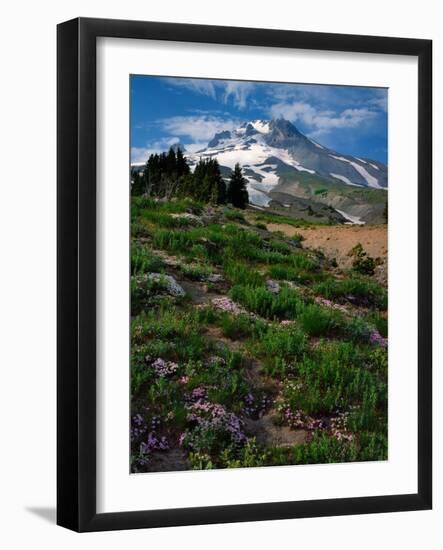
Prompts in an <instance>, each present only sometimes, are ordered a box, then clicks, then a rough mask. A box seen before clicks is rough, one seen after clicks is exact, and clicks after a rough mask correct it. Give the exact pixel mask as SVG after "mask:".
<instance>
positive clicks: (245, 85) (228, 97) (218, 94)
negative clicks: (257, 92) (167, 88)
mask: <svg viewBox="0 0 443 550" xmlns="http://www.w3.org/2000/svg"><path fill="white" fill-rule="evenodd" d="M164 80H165V81H166V82H168V83H169V84H171V85H172V86H176V87H178V88H186V89H188V90H191V91H192V92H195V93H198V94H201V95H205V96H208V97H211V98H212V99H217V98H219V99H220V100H221V101H223V103H225V104H228V103H232V104H233V105H234V106H235V107H236V108H237V109H241V110H243V109H245V108H246V106H247V104H248V97H249V96H250V94H251V93H252V91H253V90H254V88H255V84H254V83H253V82H243V81H240V80H206V79H199V78H165V79H164Z"/></svg>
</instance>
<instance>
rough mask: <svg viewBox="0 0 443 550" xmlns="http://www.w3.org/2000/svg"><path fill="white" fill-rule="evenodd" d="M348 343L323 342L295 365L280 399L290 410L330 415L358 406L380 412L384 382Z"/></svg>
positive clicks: (385, 400)
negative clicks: (294, 378)
mask: <svg viewBox="0 0 443 550" xmlns="http://www.w3.org/2000/svg"><path fill="white" fill-rule="evenodd" d="M353 347H354V346H353V345H352V344H350V343H324V344H322V345H320V346H318V347H317V348H316V349H315V350H313V351H312V352H311V354H309V355H305V356H304V358H303V360H302V361H300V362H299V363H298V364H297V369H296V370H297V372H296V382H297V383H295V384H294V383H292V382H290V381H289V382H287V383H285V385H284V388H283V392H282V395H283V399H284V401H285V403H287V405H288V407H289V408H290V409H291V410H303V411H305V412H306V413H308V414H315V415H321V414H330V413H333V412H335V411H338V410H342V411H344V410H350V409H351V407H353V406H358V407H359V408H361V410H365V414H366V415H367V416H368V412H370V413H371V414H373V415H376V414H378V413H377V411H383V410H384V408H385V406H386V402H387V385H386V381H385V378H384V377H383V378H382V377H380V373H376V372H372V371H371V370H369V369H368V368H367V367H366V365H365V363H364V360H363V358H364V355H363V354H362V352H361V350H359V349H357V350H354V349H352V348H353Z"/></svg>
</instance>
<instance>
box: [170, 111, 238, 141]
mask: <svg viewBox="0 0 443 550" xmlns="http://www.w3.org/2000/svg"><path fill="white" fill-rule="evenodd" d="M160 124H161V126H162V127H163V129H164V130H166V131H167V132H169V133H171V134H175V135H179V136H186V137H188V138H190V139H192V140H194V141H196V142H203V141H209V140H210V139H211V138H212V137H213V136H214V134H215V133H217V132H221V131H223V130H232V129H234V128H235V127H236V126H238V121H237V120H233V119H226V118H221V117H215V116H210V115H200V116H174V117H170V118H165V119H163V120H161V121H160Z"/></svg>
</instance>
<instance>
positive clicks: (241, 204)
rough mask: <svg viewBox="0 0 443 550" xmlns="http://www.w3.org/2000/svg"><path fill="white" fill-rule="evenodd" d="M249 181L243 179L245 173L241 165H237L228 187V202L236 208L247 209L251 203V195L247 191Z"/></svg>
mask: <svg viewBox="0 0 443 550" xmlns="http://www.w3.org/2000/svg"><path fill="white" fill-rule="evenodd" d="M247 183H248V180H247V179H246V178H245V177H243V172H242V169H241V167H240V164H238V163H237V164H236V165H235V167H234V171H233V172H232V174H231V179H230V180H229V186H228V202H230V203H231V204H232V206H235V207H236V208H246V205H247V204H248V202H249V195H248V191H247V189H246V184H247Z"/></svg>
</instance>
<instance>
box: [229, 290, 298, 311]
mask: <svg viewBox="0 0 443 550" xmlns="http://www.w3.org/2000/svg"><path fill="white" fill-rule="evenodd" d="M230 295H231V297H232V299H233V300H234V301H236V302H239V303H240V304H241V305H242V306H244V307H245V308H246V309H247V310H248V311H252V312H254V313H257V314H258V315H260V316H261V317H265V318H267V319H295V318H296V316H297V313H298V311H300V310H301V309H302V308H303V301H302V299H301V298H300V296H299V294H298V293H297V292H296V291H295V290H291V289H289V288H282V289H281V291H280V292H279V294H273V293H271V292H269V291H268V290H267V289H266V288H264V287H256V288H254V287H250V286H243V285H235V286H234V287H232V289H231V292H230Z"/></svg>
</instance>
